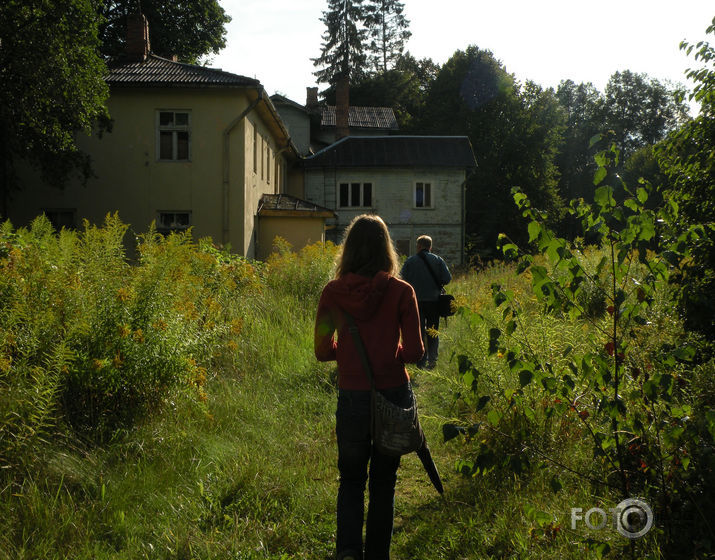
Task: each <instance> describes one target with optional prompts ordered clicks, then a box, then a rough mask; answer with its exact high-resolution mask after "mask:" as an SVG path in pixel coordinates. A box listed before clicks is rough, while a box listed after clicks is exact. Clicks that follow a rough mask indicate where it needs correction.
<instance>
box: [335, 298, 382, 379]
mask: <svg viewBox="0 0 715 560" xmlns="http://www.w3.org/2000/svg"><path fill="white" fill-rule="evenodd" d="M342 311H343V315H345V318H346V319H347V321H348V330H349V331H350V334H351V335H352V337H353V341H354V342H355V348H357V351H358V354H360V360H362V365H363V368H364V369H365V374H366V375H367V378H368V380H369V381H370V389H371V390H373V391H374V390H375V379H374V378H373V376H372V368H371V367H370V360H369V359H368V357H367V352H366V351H365V345H364V344H363V343H362V338H361V337H360V330H359V329H358V328H357V325H356V324H355V319H353V316H352V315H350V313H348V312H347V311H345V310H344V309H343V310H342Z"/></svg>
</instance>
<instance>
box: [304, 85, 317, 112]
mask: <svg viewBox="0 0 715 560" xmlns="http://www.w3.org/2000/svg"><path fill="white" fill-rule="evenodd" d="M305 92H306V93H305V108H306V109H308V111H312V110H313V109H315V108H316V107H317V106H318V88H317V87H307V88H305Z"/></svg>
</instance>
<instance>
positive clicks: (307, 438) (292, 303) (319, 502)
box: [0, 193, 715, 559]
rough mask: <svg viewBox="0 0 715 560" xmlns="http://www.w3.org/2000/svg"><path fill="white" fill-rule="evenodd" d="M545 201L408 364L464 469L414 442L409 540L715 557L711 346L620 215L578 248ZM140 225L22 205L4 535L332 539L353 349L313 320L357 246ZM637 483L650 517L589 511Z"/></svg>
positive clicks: (6, 262)
mask: <svg viewBox="0 0 715 560" xmlns="http://www.w3.org/2000/svg"><path fill="white" fill-rule="evenodd" d="M602 194H603V193H602ZM604 196H605V194H604ZM604 196H602V197H601V198H600V199H599V200H603V201H604V202H603V205H602V206H601V207H600V209H599V210H598V212H601V213H602V214H603V213H604V212H606V211H610V210H609V209H610V208H611V206H610V204H611V203H610V199H609V198H608V197H607V196H606V197H605V198H604ZM520 201H521V204H522V207H523V208H524V209H525V212H526V211H528V210H529V206H528V204H527V203H526V202H525V201H524V199H520ZM636 214H637V215H639V216H643V215H644V214H643V213H642V212H635V210H634V215H636ZM592 215H597V211H596V210H594V212H593V214H592ZM604 215H605V214H604ZM532 218H533V220H532V222H533V223H534V224H537V225H533V226H532V225H530V226H529V233H530V236H531V238H532V240H533V242H534V245H535V247H536V248H537V249H539V250H541V249H543V251H537V253H538V252H541V253H542V254H540V255H537V256H533V257H532V256H529V259H530V260H526V261H524V260H518V259H512V260H514V262H512V263H511V264H503V263H502V264H494V265H492V266H489V267H486V268H483V269H480V270H478V271H477V270H469V271H466V270H465V271H462V272H461V273H460V274H458V275H456V278H455V281H454V282H453V284H452V285H451V286H450V291H451V292H452V293H454V294H455V295H456V296H457V301H458V303H459V305H460V310H459V313H458V314H457V315H455V316H454V317H452V318H450V319H449V320H448V321H447V322H446V323H443V324H442V325H441V327H440V336H441V340H442V343H441V358H440V364H439V367H438V369H436V370H434V371H431V372H423V371H418V370H415V369H413V368H411V370H410V371H411V374H412V376H413V379H414V382H415V386H416V391H417V394H418V399H419V402H420V408H421V418H422V423H423V427H424V428H425V432H426V434H427V438H428V441H429V443H430V447H431V449H432V453H433V456H434V458H435V461H436V463H437V465H438V468H439V470H440V472H441V474H442V477H443V479H444V482H445V487H446V493H445V496H444V497H443V498H441V497H439V496H438V495H437V494H436V492H435V491H434V490H433V489H432V488H431V486H430V484H429V481H428V480H427V477H426V476H425V474H424V472H423V471H422V467H421V465H420V464H419V461H418V460H417V458H416V457H415V456H414V455H412V456H407V457H405V458H403V461H402V465H403V466H402V468H401V469H400V471H399V479H398V489H397V499H396V513H395V536H394V539H393V557H394V558H398V559H408V558H409V559H412V558H416V559H468V558H469V559H472V558H574V559H576V558H579V559H580V558H622V557H632V558H678V557H682V558H705V557H707V556H708V555H709V554H710V553H711V552H712V549H713V532H712V525H711V523H712V521H711V519H712V517H713V516H712V512H713V509H712V508H713V506H712V490H711V489H712V487H713V486H712V482H713V481H712V466H713V454H712V450H713V431H714V430H713V423H714V422H715V419H714V418H713V417H714V413H713V410H712V402H713V400H712V395H713V382H712V379H713V366H712V360H711V359H710V358H708V357H707V356H708V355H707V351H706V349H707V346H706V345H705V344H704V341H702V340H700V339H698V338H697V337H694V336H693V335H688V334H687V333H686V332H685V331H684V330H683V326H682V323H681V320H680V318H679V317H678V314H677V312H676V311H675V308H674V305H673V301H672V293H671V291H672V290H671V287H670V286H669V285H668V282H667V281H666V279H665V278H661V277H658V278H656V277H651V273H652V270H653V267H652V266H649V263H653V262H659V261H657V255H656V254H655V253H649V254H648V258H647V259H646V258H640V259H639V258H638V255H639V254H643V255H644V256H645V255H646V253H645V249H644V248H642V249H643V252H642V253H638V247H630V248H629V249H628V250H626V249H625V248H624V249H623V262H622V263H621V264H623V263H625V262H628V267H627V271H625V269H624V272H623V274H621V273H620V272H619V270H620V269H619V268H618V266H621V264H619V261H618V257H616V258H615V260H610V259H611V255H612V254H611V251H610V249H611V247H612V246H613V245H612V244H611V243H612V242H614V239H610V241H609V238H608V237H607V236H606V237H604V242H603V243H602V244H601V246H600V248H599V247H595V246H589V247H582V248H577V247H569V248H568V249H566V248H564V247H562V246H561V245H560V242H557V241H556V240H555V238H554V237H553V236H550V233H549V232H548V230H547V229H545V228H543V227H541V226H540V225H538V224H539V220H538V216H537V215H534V216H532ZM624 219H625V218H624ZM604 222H605V220H604ZM633 222H634V220H631V222H629V223H631V224H632V223H633ZM594 223H595V222H594ZM639 223H640V222H639ZM634 227H635V226H634ZM638 227H641V229H642V228H645V230H647V227H646V226H644V225H643V224H642V223H641V225H640V226H638ZM645 230H644V231H645ZM614 231H615V230H614ZM639 231H641V230H639ZM641 233H642V232H641ZM127 235H129V233H128V229H127V226H126V225H124V224H122V223H121V221H120V220H119V218H118V217H117V216H108V217H107V220H106V222H105V224H104V225H103V226H101V227H95V226H92V225H89V224H85V227H84V228H83V229H82V230H81V231H77V232H72V231H66V230H63V231H61V232H55V231H53V230H52V228H51V226H50V224H49V223H48V222H47V221H46V220H45V219H44V218H38V219H37V220H36V221H35V222H34V223H33V224H32V226H31V227H30V228H29V229H14V228H13V227H12V226H11V225H10V224H8V223H6V224H4V225H3V226H2V229H0V269H1V270H2V274H1V275H0V385H1V389H0V467H1V469H0V520H2V521H0V526H1V528H2V530H1V531H0V558H8V559H16V558H17V559H25V558H38V559H39V558H42V559H52V558H100V559H101V558H112V559H115V558H117V559H118V558H127V559H136V558H166V559H169V558H172V559H173V558H176V559H191V558H196V559H204V558H205V559H208V558H234V559H263V558H271V559H284V558H286V559H287V558H306V559H316V558H317V559H327V558H331V557H332V554H333V542H334V532H335V521H334V509H335V505H334V502H335V496H336V491H337V468H336V465H335V463H336V449H335V448H336V446H335V436H334V409H335V393H336V391H335V372H334V365H333V364H320V363H317V362H316V360H315V358H314V357H313V350H312V342H313V341H312V329H313V318H314V312H315V308H316V306H317V301H318V297H319V295H320V291H321V289H322V286H323V285H324V284H325V282H326V281H327V280H328V279H329V278H330V276H331V273H332V267H333V262H334V258H335V254H336V248H335V247H334V246H332V245H330V244H326V245H313V246H309V247H306V248H304V249H302V250H301V251H298V252H294V251H292V250H291V248H290V246H289V245H288V244H287V243H285V242H284V241H281V240H277V242H276V252H275V253H274V255H273V256H272V257H271V258H270V259H269V260H268V262H266V263H256V262H248V261H246V260H244V259H242V258H239V257H236V256H233V255H230V254H229V253H228V252H225V251H221V250H218V249H216V248H215V247H214V246H213V245H212V244H211V242H210V240H199V241H195V240H193V239H192V238H191V236H190V234H188V233H187V234H182V235H170V236H167V237H164V236H161V235H158V234H157V233H156V232H153V231H149V232H147V233H146V234H144V235H140V236H139V237H137V238H136V240H134V241H136V243H137V245H136V246H137V251H136V255H135V256H132V259H131V260H130V259H128V258H127V255H126V254H125V250H124V247H125V244H124V241H125V240H126V236H127ZM638 235H640V234H636V235H635V237H636V238H637V237H638ZM626 237H628V236H626ZM641 237H643V235H641ZM645 237H648V235H647V234H646V235H645ZM130 241H132V240H130ZM626 241H628V239H627V238H625V239H620V241H619V242H624V243H625V242H626ZM631 241H633V240H631ZM635 241H638V240H637V239H635ZM640 241H644V239H640ZM645 241H648V240H647V239H646V240H645ZM559 247H561V248H559ZM503 249H504V250H505V253H507V255H508V256H511V257H513V256H514V255H512V254H511V253H512V252H514V251H517V249H516V248H514V247H511V246H510V244H509V243H508V242H506V240H505V242H504V245H503ZM515 254H516V253H515ZM629 255H630V256H629ZM604 259H605V261H604ZM564 262H568V266H564V265H563V263H564ZM614 262H615V264H616V268H614V266H610V267H609V266H607V264H608V263H611V265H613V263H614ZM673 263H675V261H673ZM668 266H675V264H671V265H668ZM666 268H667V266H666ZM659 270H661V269H660V268H659ZM569 275H570V276H569ZM614 278H615V279H616V280H617V282H616V283H617V284H618V286H620V285H621V283H623V285H624V286H626V287H627V289H626V290H624V291H623V295H619V293H620V292H618V291H616V292H615V294H614V293H611V292H610V291H609V289H608V286H611V287H612V286H613V280H614ZM575 279H577V280H575ZM634 281H635V282H636V283H637V284H634V283H633V282H634ZM638 287H640V291H639V289H638ZM569 290H571V291H569ZM612 298H615V301H611V299H612ZM569 302H570V303H569ZM629 305H631V306H634V307H628V306H629ZM626 312H627V313H628V314H629V315H628V317H630V318H633V321H632V322H629V323H627V324H625V323H623V317H624V316H625V315H624V314H625V313H626ZM636 317H637V318H638V319H637V320H636ZM614 325H615V326H614ZM611 344H612V345H611ZM624 481H625V482H626V484H625V486H624ZM627 496H633V497H636V496H637V497H640V498H642V499H643V500H645V501H646V502H647V503H648V504H649V505H650V506H651V507H652V510H653V514H654V523H653V527H652V528H651V530H650V531H649V532H648V533H647V534H646V535H645V536H643V537H641V538H638V539H630V538H626V537H624V536H623V535H622V534H621V533H620V532H619V531H618V527H619V525H617V524H616V523H614V520H613V519H612V515H611V514H610V513H609V514H608V515H609V518H608V520H607V523H605V524H604V526H603V527H598V526H599V525H600V521H601V519H600V517H599V516H598V513H596V514H594V516H592V517H590V518H589V519H588V521H589V523H588V524H587V523H586V521H587V520H585V519H582V518H579V517H578V514H576V515H574V514H573V511H572V510H573V508H581V509H580V511H581V515H584V514H586V512H587V511H588V510H590V509H592V508H601V509H602V510H604V511H605V512H608V511H609V508H613V507H614V506H615V505H616V504H618V503H620V502H621V501H622V500H623V499H624V497H627ZM575 511H576V512H578V511H579V510H575ZM634 525H637V523H635V522H634ZM621 528H623V527H622V526H621ZM634 530H635V529H634Z"/></svg>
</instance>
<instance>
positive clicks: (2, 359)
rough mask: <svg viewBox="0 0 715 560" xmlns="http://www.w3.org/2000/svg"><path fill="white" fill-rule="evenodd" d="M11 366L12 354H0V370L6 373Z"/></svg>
mask: <svg viewBox="0 0 715 560" xmlns="http://www.w3.org/2000/svg"><path fill="white" fill-rule="evenodd" d="M11 366H12V356H0V371H2V372H3V373H7V372H8V371H10V367H11Z"/></svg>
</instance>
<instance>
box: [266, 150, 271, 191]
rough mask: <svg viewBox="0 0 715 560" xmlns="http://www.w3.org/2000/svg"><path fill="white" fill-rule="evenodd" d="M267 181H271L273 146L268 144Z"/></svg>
mask: <svg viewBox="0 0 715 560" xmlns="http://www.w3.org/2000/svg"><path fill="white" fill-rule="evenodd" d="M266 181H267V182H268V183H270V182H271V147H270V146H269V145H268V144H266Z"/></svg>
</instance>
